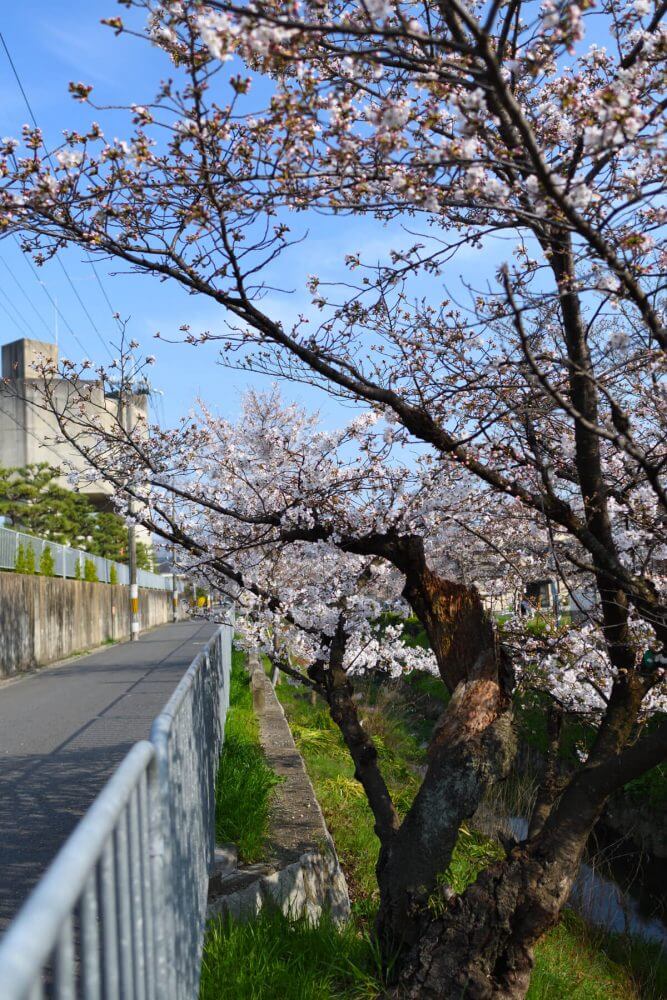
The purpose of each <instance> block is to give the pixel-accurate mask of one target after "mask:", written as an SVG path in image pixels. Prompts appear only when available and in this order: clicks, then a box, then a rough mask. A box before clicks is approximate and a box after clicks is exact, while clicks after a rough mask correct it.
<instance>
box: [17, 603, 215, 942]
mask: <svg viewBox="0 0 667 1000" xmlns="http://www.w3.org/2000/svg"><path fill="white" fill-rule="evenodd" d="M215 630H216V626H215V625H213V624H211V623H209V622H202V621H201V620H200V621H197V622H192V621H186V622H177V623H176V624H173V625H162V626H160V627H159V628H156V629H153V630H152V631H150V632H147V633H146V634H145V635H143V636H141V638H140V639H139V641H138V642H134V643H129V642H126V643H122V644H119V645H116V646H108V647H105V648H104V649H102V650H98V651H97V652H95V653H91V654H89V655H88V656H84V657H81V658H80V659H77V660H72V661H69V662H68V663H64V664H62V665H60V666H57V667H47V668H45V669H43V670H40V671H38V672H37V673H34V674H29V675H27V676H25V677H22V678H19V679H17V680H11V681H6V682H2V683H0V931H2V930H3V929H4V928H5V927H6V925H7V923H8V921H9V920H10V919H11V917H12V915H13V914H14V913H15V912H16V910H17V909H18V907H19V906H20V904H21V903H22V902H23V900H24V899H25V897H26V895H27V894H28V892H29V890H30V888H31V887H32V886H33V885H34V883H35V882H36V881H37V879H38V878H39V876H40V875H41V873H42V872H43V871H44V869H45V868H46V866H47V865H48V864H49V862H50V861H51V860H52V859H53V857H54V855H55V854H56V853H57V851H58V848H59V847H60V845H61V844H62V842H63V840H64V839H65V838H66V837H67V835H68V834H69V833H70V831H71V830H72V828H73V827H74V826H75V825H76V822H77V820H78V819H79V818H80V816H81V815H82V814H83V813H84V812H85V810H86V809H87V807H88V806H89V805H90V803H91V801H92V800H93V799H94V797H95V795H96V794H97V792H98V791H99V790H100V788H101V787H102V785H103V784H104V782H105V781H106V780H107V778H108V777H109V775H110V774H111V773H112V771H113V770H114V768H115V767H116V766H117V765H118V763H119V762H120V761H121V760H122V758H123V757H124V756H125V754H126V753H127V751H128V750H129V748H130V747H131V746H132V744H133V743H135V742H136V741H137V740H140V739H145V738H146V737H147V736H148V734H149V731H150V726H151V722H152V720H153V719H154V718H155V716H156V715H157V714H158V713H159V711H160V710H161V709H162V707H163V706H164V704H165V703H166V701H167V700H168V698H169V696H170V695H171V693H172V691H173V690H174V688H175V687H176V685H177V684H178V681H179V680H180V678H181V676H182V675H183V673H184V672H185V670H187V668H188V666H189V665H190V663H191V662H192V660H193V659H194V658H195V656H196V655H197V653H198V652H199V651H200V649H201V647H202V645H204V644H205V643H206V642H208V639H209V638H210V637H211V636H212V635H213V633H214V632H215Z"/></svg>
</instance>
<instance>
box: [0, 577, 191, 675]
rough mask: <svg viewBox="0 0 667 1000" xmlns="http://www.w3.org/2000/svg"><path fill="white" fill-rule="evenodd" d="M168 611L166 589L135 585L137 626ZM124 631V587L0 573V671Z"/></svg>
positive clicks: (164, 617) (39, 662)
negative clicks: (137, 591)
mask: <svg viewBox="0 0 667 1000" xmlns="http://www.w3.org/2000/svg"><path fill="white" fill-rule="evenodd" d="M171 616H172V603H171V593H169V592H167V591H164V590H144V589H143V588H141V589H140V590H139V618H140V624H141V629H142V630H143V629H147V628H152V627H153V626H154V625H163V624H164V623H165V622H168V621H171ZM129 635H130V598H129V587H125V586H121V585H116V584H108V583H86V582H85V581H82V580H63V579H60V578H58V577H44V576H31V575H27V574H22V573H0V677H10V676H11V675H12V674H16V673H20V672H21V671H23V670H30V669H32V668H34V667H39V666H44V665H45V664H47V663H54V662H56V661H57V660H62V659H64V658H65V657H66V656H71V655H72V654H73V653H78V652H81V651H83V650H86V649H93V648H95V647H96V646H101V645H102V644H103V643H105V642H107V641H109V640H112V639H113V640H120V639H127V638H129Z"/></svg>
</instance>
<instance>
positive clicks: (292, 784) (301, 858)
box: [207, 655, 350, 923]
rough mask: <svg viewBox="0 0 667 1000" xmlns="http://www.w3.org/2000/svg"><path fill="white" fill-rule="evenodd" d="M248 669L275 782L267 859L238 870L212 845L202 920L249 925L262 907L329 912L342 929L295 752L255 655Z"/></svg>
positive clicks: (329, 849) (343, 915)
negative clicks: (220, 918)
mask: <svg viewBox="0 0 667 1000" xmlns="http://www.w3.org/2000/svg"><path fill="white" fill-rule="evenodd" d="M248 670H249V672H250V676H251V682H252V688H253V704H254V708H255V712H256V714H257V716H258V720H259V727H260V740H261V743H262V747H263V749H264V753H265V754H266V759H267V762H268V764H269V766H270V767H271V768H272V769H273V771H274V772H275V773H276V774H277V775H278V776H279V777H280V778H282V781H281V783H280V784H279V785H277V786H276V788H275V790H274V798H273V803H272V808H271V822H270V832H269V843H268V845H267V859H266V861H264V862H262V863H260V864H253V865H239V864H238V856H237V853H236V848H235V847H234V846H233V845H231V844H229V845H221V846H218V847H217V848H216V852H215V865H214V869H213V872H212V873H211V877H210V880H209V892H208V914H207V915H208V917H209V918H210V917H217V916H220V915H223V914H224V915H226V914H229V915H230V916H232V917H234V918H235V919H239V920H248V919H251V918H252V917H254V916H256V915H257V914H258V913H259V911H260V910H261V909H262V907H263V906H265V905H266V904H267V903H269V904H271V905H278V906H280V908H281V909H282V911H283V912H284V913H285V914H288V915H289V916H291V917H295V918H296V917H301V916H306V917H308V918H309V919H311V920H313V921H315V920H317V919H319V917H320V916H321V915H322V913H323V912H324V911H327V910H328V911H329V912H330V914H331V916H332V918H333V920H334V921H336V922H337V923H343V922H345V921H346V920H347V919H348V918H349V916H350V899H349V896H348V892H347V884H346V882H345V876H344V875H343V872H342V871H341V867H340V864H339V862H338V857H337V855H336V849H335V847H334V844H333V840H332V839H331V835H330V834H329V831H328V830H327V826H326V823H325V822H324V816H323V815H322V810H321V809H320V806H319V803H318V801H317V799H316V798H315V792H314V790H313V786H312V784H311V782H310V778H309V777H308V774H307V773H306V768H305V766H304V763H303V760H302V758H301V754H300V753H299V751H298V750H297V748H296V745H295V743H294V740H293V738H292V733H291V731H290V728H289V725H288V723H287V719H286V718H285V713H284V712H283V709H282V706H281V705H280V702H279V701H278V699H277V697H276V694H275V691H274V690H273V686H272V684H271V681H270V680H269V678H268V677H267V676H266V674H265V673H264V670H263V668H262V665H261V663H260V661H259V658H258V657H257V656H256V655H251V656H250V658H249V661H248Z"/></svg>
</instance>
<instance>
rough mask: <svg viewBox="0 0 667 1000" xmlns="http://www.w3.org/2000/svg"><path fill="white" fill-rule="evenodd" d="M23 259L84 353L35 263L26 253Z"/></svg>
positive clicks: (84, 350) (84, 351) (81, 345)
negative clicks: (38, 272)
mask: <svg viewBox="0 0 667 1000" xmlns="http://www.w3.org/2000/svg"><path fill="white" fill-rule="evenodd" d="M14 240H15V242H17V243H18V240H17V239H16V236H14ZM24 259H25V260H26V261H27V263H28V266H29V267H30V270H31V271H32V273H33V274H34V276H35V280H36V281H37V282H38V283H39V284H40V285H41V286H42V291H43V292H44V294H45V295H46V297H47V299H48V300H49V302H50V303H51V305H52V306H53V308H54V309H55V311H56V313H57V315H58V316H59V317H60V319H61V320H62V321H63V323H64V324H65V326H66V327H67V329H68V330H69V332H70V333H71V335H72V337H73V338H74V340H76V342H77V344H78V345H79V347H80V348H81V350H82V351H83V353H84V355H85V354H86V353H87V351H86V348H85V347H84V346H83V344H82V343H81V341H80V340H79V338H78V337H77V335H76V333H75V332H74V330H73V329H72V327H71V325H70V324H69V323H68V321H67V317H66V316H63V314H62V312H61V311H60V309H59V308H58V303H57V302H56V301H55V299H54V298H53V296H52V295H51V292H50V291H49V290H48V288H47V287H46V285H45V284H44V282H43V281H42V279H41V278H40V277H39V275H38V274H37V271H36V270H35V265H34V264H33V262H32V261H31V260H30V257H29V256H27V255H24Z"/></svg>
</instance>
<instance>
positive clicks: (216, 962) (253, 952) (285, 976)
mask: <svg viewBox="0 0 667 1000" xmlns="http://www.w3.org/2000/svg"><path fill="white" fill-rule="evenodd" d="M377 969H378V963H377V960H376V955H375V952H374V949H373V947H372V945H371V943H370V940H369V938H368V935H365V934H360V933H359V932H358V931H357V929H356V928H355V927H354V925H352V924H350V925H348V926H347V927H345V928H341V929H338V928H336V927H335V926H334V925H333V924H332V922H331V921H330V920H328V919H326V918H324V919H323V920H322V921H321V922H320V923H319V925H318V926H317V927H313V926H312V925H310V924H309V923H308V922H307V921H305V920H292V921H290V920H288V919H287V917H284V916H283V915H282V913H280V911H276V910H271V911H267V910H263V911H262V912H261V913H260V915H259V916H258V917H257V919H255V920H253V921H251V922H250V923H246V924H237V923H234V922H233V921H230V920H217V921H214V922H212V923H211V924H210V925H209V932H208V936H207V939H206V944H205V946H204V956H203V963H202V978H201V988H200V994H199V995H200V1000H372V998H375V997H377V995H378V983H379V977H378V973H377Z"/></svg>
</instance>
